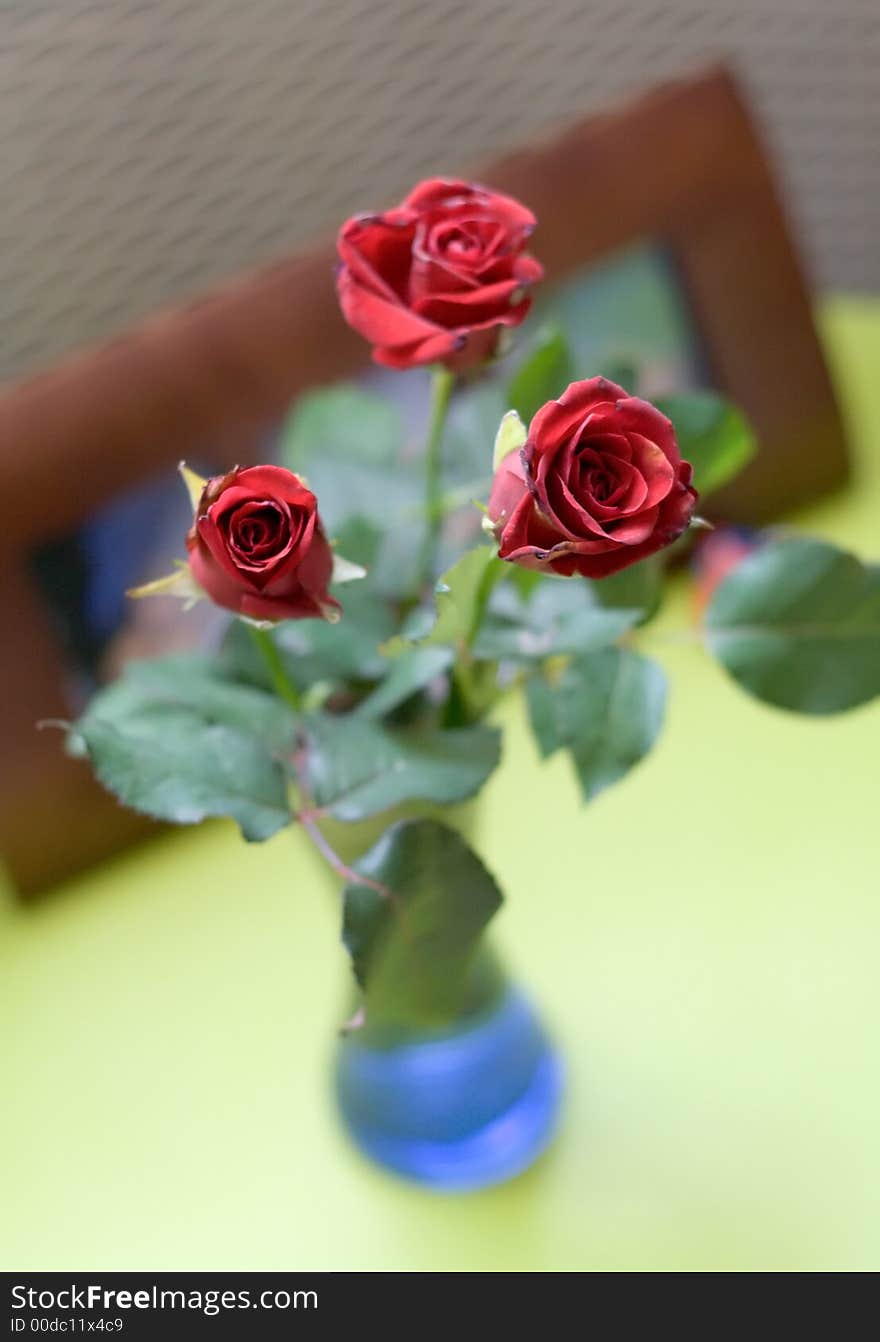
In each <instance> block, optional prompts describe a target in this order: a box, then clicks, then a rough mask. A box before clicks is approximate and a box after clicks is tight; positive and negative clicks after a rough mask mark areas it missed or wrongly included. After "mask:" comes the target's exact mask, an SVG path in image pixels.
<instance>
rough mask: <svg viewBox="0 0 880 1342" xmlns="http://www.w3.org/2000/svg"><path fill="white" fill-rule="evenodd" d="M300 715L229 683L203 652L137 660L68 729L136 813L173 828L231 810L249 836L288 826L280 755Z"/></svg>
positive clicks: (77, 745)
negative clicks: (140, 661)
mask: <svg viewBox="0 0 880 1342" xmlns="http://www.w3.org/2000/svg"><path fill="white" fill-rule="evenodd" d="M295 731H296V717H295V715H294V714H292V713H291V712H290V710H289V709H288V708H287V707H286V706H285V705H284V704H281V703H279V702H278V701H277V700H275V699H273V698H272V697H270V696H269V695H265V694H262V693H261V692H260V691H258V690H255V689H252V688H250V687H248V686H244V685H237V684H234V683H232V682H229V681H225V680H223V679H222V678H221V677H220V676H219V675H217V674H216V673H215V672H214V671H213V670H212V669H211V667H210V664H209V663H207V662H206V661H205V659H201V658H195V657H170V658H167V659H164V660H162V661H156V662H145V663H135V664H133V666H132V667H131V668H129V670H128V671H127V672H126V674H125V676H123V677H122V679H121V680H119V681H117V682H116V683H115V684H114V685H111V686H110V687H109V688H108V689H106V690H102V691H101V692H99V693H98V694H97V695H96V696H95V697H94V699H93V700H92V702H91V704H90V706H89V709H88V711H87V712H86V713H85V714H84V715H83V717H82V718H81V719H80V720H79V722H77V723H76V724H75V725H74V727H73V728H72V729H71V735H72V740H73V743H74V748H75V750H76V751H77V753H82V752H85V753H87V754H88V756H89V758H90V759H91V761H92V765H93V767H94V770H95V773H96V775H97V777H98V779H99V780H100V782H101V783H102V784H103V785H104V787H106V788H108V789H109V790H110V791H111V792H113V793H115V795H116V796H117V797H118V798H119V800H120V801H122V802H123V803H124V804H125V805H126V806H130V807H131V808H132V809H133V810H136V811H141V812H143V813H144V814H145V815H150V816H153V817H154V818H156V819H159V820H169V821H171V822H172V823H174V824H177V825H192V824H196V823H198V821H200V820H204V819H205V818H206V817H207V816H231V817H232V818H233V819H234V820H237V821H238V823H239V825H240V826H241V830H242V833H243V834H244V836H245V838H246V839H252V840H260V839H267V838H269V836H270V835H272V834H274V833H275V832H276V831H277V830H279V829H281V828H283V826H285V825H287V824H289V823H290V820H291V814H290V808H289V806H288V803H287V778H286V773H285V769H284V766H283V763H282V757H283V755H284V754H285V753H286V751H288V750H289V749H290V748H291V747H292V744H293V740H294V735H295Z"/></svg>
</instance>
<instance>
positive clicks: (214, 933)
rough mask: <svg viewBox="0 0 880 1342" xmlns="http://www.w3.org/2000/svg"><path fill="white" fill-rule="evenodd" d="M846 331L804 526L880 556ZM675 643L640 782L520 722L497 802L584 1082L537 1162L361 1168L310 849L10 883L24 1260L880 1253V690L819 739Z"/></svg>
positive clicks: (862, 363) (778, 1265) (871, 397)
mask: <svg viewBox="0 0 880 1342" xmlns="http://www.w3.org/2000/svg"><path fill="white" fill-rule="evenodd" d="M822 329H823V332H824V335H825V338H826V344H827V347H828V350H829V357H830V359H831V361H832V363H833V367H834V370H835V376H836V379H837V383H838V387H839V390H840V395H841V398H842V401H843V405H844V410H845V412H846V415H847V420H848V422H849V425H850V428H851V432H852V436H853V444H854V448H855V450H856V451H857V453H858V458H859V460H858V475H857V479H856V482H855V484H854V486H853V488H852V489H851V490H849V491H848V492H847V493H846V494H845V495H841V496H838V497H837V498H835V499H829V500H828V501H827V502H825V503H823V504H822V505H821V506H819V507H817V508H815V509H813V510H811V511H810V513H809V514H805V515H803V516H802V517H800V518H798V519H797V524H798V526H799V527H800V526H803V528H804V529H805V530H807V529H808V530H810V531H812V532H814V533H817V534H819V535H822V536H826V537H829V538H832V539H834V540H836V541H838V542H842V543H845V544H848V545H851V546H852V547H853V548H854V549H856V550H857V551H858V552H860V553H862V554H863V555H866V556H867V555H871V556H874V557H876V556H877V554H878V551H880V526H878V518H880V378H878V368H880V306H878V305H877V304H871V303H870V302H868V301H858V300H842V299H841V300H836V301H834V302H832V303H830V304H828V305H827V306H826V308H825V309H824V311H823V316H822ZM673 606H675V603H673ZM683 614H684V611H683V607H682V603H681V602H679V605H678V607H677V609H675V608H674V609H673V610H672V612H671V613H670V615H669V617H668V618H667V619H666V620H665V627H666V628H667V629H668V630H670V631H671V630H672V627H673V626H674V625H675V624H676V623H679V622H680V620H681V618H682V616H683ZM655 652H656V655H658V656H660V657H661V658H662V660H663V662H664V663H665V664H666V666H667V668H668V670H669V673H670V676H671V680H672V695H671V702H670V708H669V714H668V723H667V727H666V730H665V732H664V735H663V737H662V740H661V742H660V744H659V746H658V748H657V749H656V750H655V751H654V752H653V754H652V755H651V756H650V758H649V759H648V761H647V762H646V763H645V764H643V765H642V766H641V767H640V768H638V769H637V770H636V771H634V773H633V774H632V775H631V776H630V777H629V779H627V780H626V781H625V782H624V783H622V784H621V785H619V786H618V787H617V788H615V789H613V790H611V791H610V792H607V793H606V794H604V795H603V796H602V797H600V798H599V799H598V800H597V801H596V802H595V803H594V804H593V805H591V806H590V807H588V808H583V807H581V805H580V804H579V802H578V799H577V795H576V789H575V787H574V785H573V783H572V780H571V778H570V776H569V766H568V764H567V762H566V761H565V760H564V759H554V760H552V761H550V762H549V763H544V764H542V763H540V762H539V760H538V756H537V754H536V751H535V748H534V745H533V744H532V741H531V739H530V737H529V734H528V731H527V728H526V726H525V722H524V718H523V714H522V711H521V709H520V707H518V706H516V705H510V706H509V707H508V708H506V709H505V711H504V713H503V715H502V716H503V723H504V727H505V746H504V764H503V767H502V769H501V770H500V771H499V773H498V774H497V775H496V777H495V778H493V780H492V781H491V783H490V785H489V786H488V788H487V789H486V791H485V793H484V794H483V800H482V802H481V804H480V811H479V819H478V834H477V841H478V845H479V847H480V848H481V850H482V852H483V854H484V855H485V856H486V858H487V860H488V862H489V864H490V866H491V867H492V868H493V869H494V871H495V872H496V874H497V876H498V878H499V880H500V881H501V883H502V886H503V888H504V889H505V891H506V893H507V897H508V900H507V903H506V905H505V908H504V910H503V911H502V913H501V915H500V917H499V918H498V920H497V938H498V941H499V942H500V944H501V946H502V948H503V951H504V953H505V954H506V956H507V960H508V963H509V965H510V967H511V968H512V969H513V970H514V971H515V973H516V974H517V975H518V976H519V977H520V979H521V981H522V982H524V983H525V984H527V985H528V987H529V988H530V989H531V990H532V992H533V994H534V997H535V998H536V999H537V1001H538V1002H539V1003H540V1005H541V1006H542V1008H543V1011H544V1013H545V1015H546V1019H547V1020H548V1022H549V1023H550V1025H551V1026H552V1029H553V1030H554V1032H555V1034H556V1036H557V1038H558V1041H559V1044H560V1046H561V1049H562V1051H563V1053H564V1056H565V1058H566V1060H567V1065H568V1093H567V1101H566V1107H565V1112H564V1119H563V1123H562V1127H561V1132H560V1135H559V1138H558V1140H557V1142H556V1144H555V1146H554V1147H553V1148H552V1150H551V1151H550V1152H549V1153H548V1154H547V1155H546V1156H545V1157H544V1158H543V1159H542V1160H541V1161H540V1162H539V1164H538V1165H537V1166H536V1167H535V1168H534V1169H533V1170H532V1171H530V1172H529V1173H528V1174H526V1175H525V1176H523V1177H522V1178H520V1179H518V1180H517V1181H515V1182H514V1183H512V1184H510V1185H508V1186H506V1187H502V1188H498V1189H494V1190H491V1191H488V1192H484V1193H479V1194H470V1195H466V1196H450V1195H436V1194H431V1193H428V1192H424V1191H422V1190H420V1189H419V1188H416V1187H413V1186H410V1185H408V1184H405V1183H402V1182H398V1181H397V1180H395V1179H394V1178H392V1177H391V1176H387V1175H385V1174H383V1173H381V1172H380V1171H378V1170H376V1169H374V1168H373V1167H372V1166H370V1165H369V1164H367V1163H366V1162H365V1161H363V1160H362V1159H361V1157H360V1156H359V1155H357V1154H356V1152H355V1151H354V1150H353V1149H352V1148H351V1147H350V1146H349V1145H348V1143H347V1141H346V1140H345V1138H344V1136H343V1134H342V1132H341V1130H340V1128H339V1125H338V1121H337V1118H336V1114H335V1111H334V1107H333V1103H332V1099H331V1094H330V1086H329V1065H330V1059H331V1056H332V1051H333V1046H334V1028H335V1026H336V1025H337V1023H338V1022H339V1021H340V1019H341V1015H342V1012H343V1010H344V1006H345V984H346V981H347V980H346V973H347V969H346V965H345V961H344V956H343V953H342V951H341V950H340V949H339V948H338V921H339V918H338V902H337V894H336V887H335V884H334V881H333V880H332V878H331V877H330V876H329V875H328V873H327V872H326V871H325V869H324V868H323V866H322V864H321V863H320V861H319V860H318V859H317V858H316V857H315V855H314V854H313V852H312V850H311V849H310V847H309V845H308V844H307V842H306V841H305V840H304V838H303V836H302V835H301V834H299V833H298V832H295V831H293V830H289V831H287V832H285V833H283V834H281V835H279V836H277V837H276V838H275V839H273V840H272V841H271V842H269V843H267V844H264V845H262V846H247V845H245V844H244V843H242V842H241V841H240V840H239V838H238V837H237V832H236V831H235V830H234V828H233V827H232V826H231V825H230V826H226V825H223V824H216V825H212V826H207V827H204V828H202V829H199V830H193V831H185V832H181V833H179V834H178V833H175V834H174V835H171V836H169V837H168V838H167V839H162V840H160V841H158V842H156V843H154V844H153V845H151V846H149V847H147V848H144V849H141V850H140V851H136V852H133V853H131V854H130V855H127V856H125V857H124V858H122V859H121V860H118V861H114V862H113V863H108V864H106V865H105V866H103V867H102V868H101V869H100V870H97V871H94V872H92V873H90V874H89V875H87V876H86V877H84V878H82V879H80V880H77V881H76V882H74V883H72V884H71V885H70V886H69V887H68V888H67V889H65V890H64V891H63V892H59V893H58V894H57V895H56V896H53V897H51V898H49V899H46V900H44V901H42V902H41V903H39V904H38V905H37V906H35V907H30V908H21V907H19V906H16V905H15V904H14V903H13V901H12V898H11V895H8V896H7V895H5V894H4V893H0V1006H2V1015H0V1022H2V1023H0V1030H2V1041H0V1086H2V1099H0V1190H2V1191H0V1267H2V1268H5V1269H13V1268H15V1269H30V1270H36V1269H62V1268H77V1269H104V1270H110V1269H145V1270H146V1269H154V1270H160V1269H199V1268H201V1269H210V1268H213V1269H229V1270H231V1269H281V1268H300V1269H306V1268H336V1269H343V1268H354V1269H395V1268H403V1269H438V1270H449V1269H472V1270H473V1269H500V1270H529V1269H533V1270H562V1269H596V1270H603V1269H612V1270H636V1269H647V1270H652V1269H653V1270H678V1269H692V1270H704V1269H722V1270H739V1269H854V1268H863V1269H864V1268H871V1269H876V1268H878V1267H880V1080H878V1067H880V1063H878V1048H877V1035H878V1026H880V973H878V963H880V881H878V876H877V864H878V831H880V805H878V760H880V705H876V704H875V705H873V706H869V707H866V708H863V709H860V710H857V711H855V712H852V713H849V714H847V715H845V716H843V717H841V718H836V719H829V720H809V719H801V718H796V717H793V716H788V715H786V714H783V713H779V712H775V711H772V710H770V709H769V708H764V707H762V706H761V705H759V704H758V703H756V702H755V701H753V700H751V699H749V698H747V697H746V696H745V695H744V694H742V693H741V692H740V691H738V690H737V689H736V688H735V687H734V686H733V685H731V684H730V683H729V682H728V681H727V680H726V679H725V677H724V675H723V673H722V672H721V671H720V669H719V668H717V667H716V666H715V665H714V664H712V663H711V662H710V661H709V659H708V657H707V656H706V654H705V653H704V652H702V651H701V649H700V648H699V647H698V646H694V645H692V644H690V643H687V642H683V641H676V639H675V638H674V637H670V638H669V640H668V641H664V640H662V639H660V638H658V640H657V641H656V646H655Z"/></svg>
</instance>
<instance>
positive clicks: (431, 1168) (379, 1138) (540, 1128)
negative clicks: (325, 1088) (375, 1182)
mask: <svg viewBox="0 0 880 1342" xmlns="http://www.w3.org/2000/svg"><path fill="white" fill-rule="evenodd" d="M561 1088H562V1073H561V1068H560V1065H559V1062H558V1060H557V1059H556V1058H555V1057H553V1055H552V1054H548V1055H547V1056H546V1057H545V1058H543V1059H542V1061H541V1062H540V1063H539V1065H538V1067H537V1068H536V1069H535V1073H534V1076H533V1077H532V1081H531V1084H530V1085H529V1088H528V1090H526V1091H525V1092H524V1094H523V1095H521V1096H520V1097H519V1099H518V1100H517V1101H516V1103H515V1104H512V1105H511V1107H510V1109H508V1111H507V1113H505V1114H503V1115H502V1116H501V1117H500V1118H496V1119H493V1120H492V1122H491V1123H488V1124H487V1125H486V1127H484V1128H481V1129H480V1130H479V1131H478V1132H474V1133H470V1134H469V1135H468V1136H467V1137H459V1138H458V1139H457V1140H455V1141H423V1140H421V1141H420V1140H418V1139H414V1138H406V1137H399V1136H388V1135H387V1134H385V1133H380V1132H371V1131H370V1130H369V1129H368V1128H364V1127H357V1128H354V1127H352V1128H349V1131H350V1132H351V1135H352V1137H353V1138H354V1140H355V1142H356V1143H357V1145H358V1146H359V1147H360V1148H361V1150H362V1151H363V1152H364V1153H365V1154H366V1155H368V1156H369V1157H370V1158H371V1159H372V1160H374V1161H376V1162H378V1164H380V1165H384V1166H385V1168H386V1169H390V1170H393V1171H394V1172H395V1173H396V1174H401V1175H403V1176H404V1177H405V1178H408V1179H415V1180H416V1181H417V1182H418V1183H420V1184H427V1185H428V1186H430V1187H431V1188H437V1189H447V1190H448V1191H449V1192H459V1193H463V1192H468V1191H473V1190H475V1189H478V1188H488V1187H490V1186H491V1185H492V1184H500V1183H505V1182H506V1181H507V1180H508V1179H513V1178H515V1177H516V1175H518V1174H522V1173H523V1172H524V1171H525V1170H527V1169H528V1168H529V1166H530V1165H532V1164H534V1162H535V1161H536V1160H537V1159H538V1157H539V1156H540V1155H541V1154H542V1152H543V1151H544V1150H545V1149H546V1147H547V1146H548V1145H549V1143H550V1140H551V1138H552V1137H553V1134H554V1131H555V1127H556V1117H557V1111H558V1108H559V1098H560V1092H561Z"/></svg>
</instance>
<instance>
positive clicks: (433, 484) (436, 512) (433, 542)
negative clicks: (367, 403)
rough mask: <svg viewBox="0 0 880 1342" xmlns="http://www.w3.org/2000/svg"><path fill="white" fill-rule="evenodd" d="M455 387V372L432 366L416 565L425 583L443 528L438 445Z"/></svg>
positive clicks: (440, 458) (431, 577) (431, 572)
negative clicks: (420, 538) (422, 531)
mask: <svg viewBox="0 0 880 1342" xmlns="http://www.w3.org/2000/svg"><path fill="white" fill-rule="evenodd" d="M454 386H455V374H454V373H450V372H449V370H448V369H447V368H435V369H434V375H433V378H432V381H431V418H430V421H429V424H428V441H427V444H426V446H425V539H424V543H423V547H422V557H421V563H420V565H419V574H420V580H421V581H424V582H425V583H426V584H428V583H430V582H431V580H432V579H433V577H434V568H435V564H436V559H437V547H438V544H439V541H440V532H441V529H442V527H443V493H442V488H441V485H442V479H443V470H442V464H443V463H442V457H441V455H440V445H441V443H442V441H443V428H444V425H445V423H446V413H447V411H448V409H449V398H450V397H451V395H452V388H453V387H454Z"/></svg>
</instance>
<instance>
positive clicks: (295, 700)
mask: <svg viewBox="0 0 880 1342" xmlns="http://www.w3.org/2000/svg"><path fill="white" fill-rule="evenodd" d="M247 627H248V629H249V630H250V635H251V638H252V639H253V640H254V645H255V646H256V648H257V649H258V650H259V653H260V656H261V657H262V659H263V661H264V662H265V664H266V670H267V671H268V672H269V676H270V679H271V681H272V684H273V686H274V687H275V693H276V694H277V695H278V697H279V698H281V699H283V700H284V702H285V703H286V704H289V705H290V707H291V708H292V709H293V710H294V712H296V713H298V712H299V711H300V709H301V708H302V699H301V698H300V693H299V690H298V689H297V688H296V686H295V685H294V684H293V682H292V681H291V680H290V678H289V676H288V674H287V672H286V671H285V669H284V662H283V661H282V659H281V653H280V652H279V651H278V648H277V647H276V645H275V641H274V639H273V638H272V635H271V634H270V633H269V631H268V630H267V629H260V628H259V627H258V626H257V625H255V624H249V625H248V626H247Z"/></svg>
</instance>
